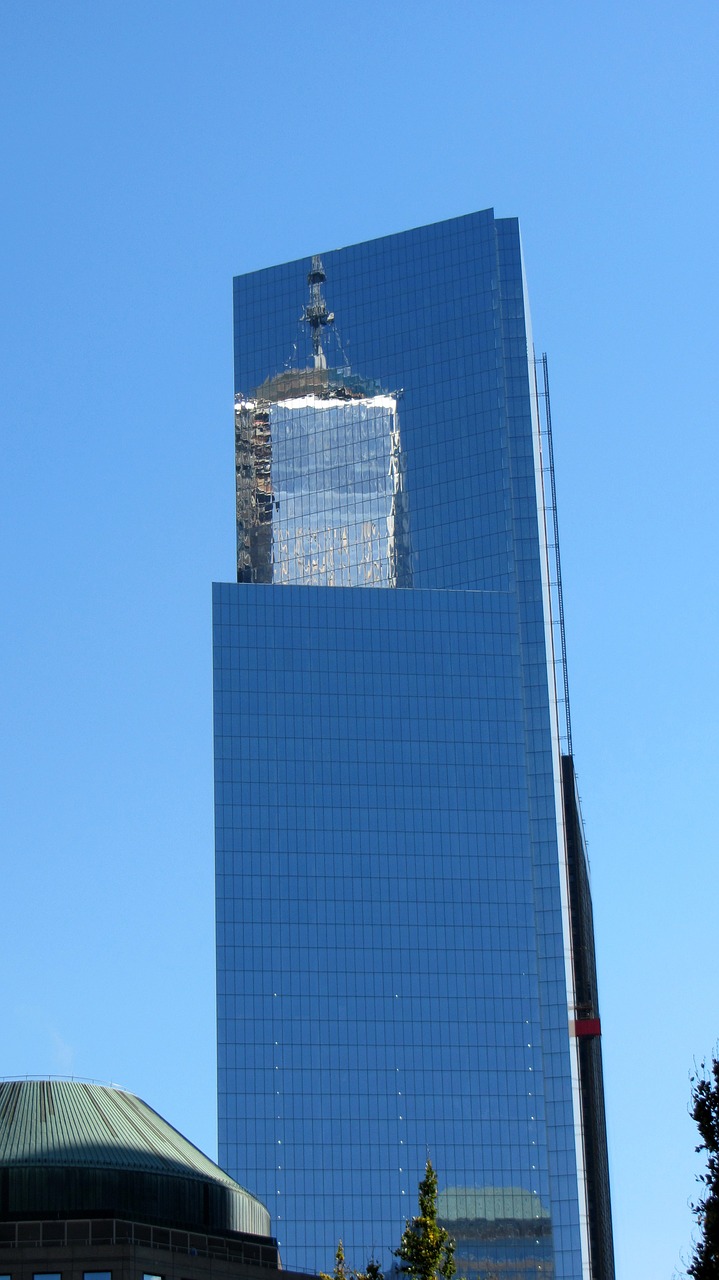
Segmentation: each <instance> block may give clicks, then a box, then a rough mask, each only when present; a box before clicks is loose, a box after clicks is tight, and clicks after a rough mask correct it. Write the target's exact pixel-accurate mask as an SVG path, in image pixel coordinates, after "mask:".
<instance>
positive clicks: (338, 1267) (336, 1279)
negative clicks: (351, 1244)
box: [320, 1240, 354, 1280]
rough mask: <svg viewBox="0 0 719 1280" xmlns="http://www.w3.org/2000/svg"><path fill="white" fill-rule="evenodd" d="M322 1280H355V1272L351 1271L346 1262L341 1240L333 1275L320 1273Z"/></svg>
mask: <svg viewBox="0 0 719 1280" xmlns="http://www.w3.org/2000/svg"><path fill="white" fill-rule="evenodd" d="M320 1280H354V1272H352V1271H350V1269H349V1267H348V1266H347V1264H346V1262H345V1249H344V1245H343V1243H342V1241H341V1240H340V1241H339V1243H338V1245H337V1252H336V1254H335V1266H334V1271H333V1272H332V1275H331V1276H328V1275H327V1273H326V1272H325V1271H320Z"/></svg>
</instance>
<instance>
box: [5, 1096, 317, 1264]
mask: <svg viewBox="0 0 719 1280" xmlns="http://www.w3.org/2000/svg"><path fill="white" fill-rule="evenodd" d="M270 1232H271V1225H270V1215H269V1213H268V1211H267V1209H266V1208H265V1206H264V1205H263V1204H261V1203H260V1201H259V1200H257V1199H256V1198H255V1197H254V1196H252V1195H250V1193H249V1192H248V1191H245V1190H244V1189H243V1188H242V1187H241V1186H240V1185H239V1184H238V1183H237V1182H235V1181H234V1179H232V1178H230V1177H229V1175H228V1174H226V1173H225V1172H224V1171H223V1170H222V1169H220V1168H219V1166H218V1165H216V1164H215V1163H214V1162H213V1161H212V1160H210V1159H209V1158H208V1157H207V1156H206V1155H204V1154H203V1153H202V1152H201V1151H199V1150H198V1148H197V1147H195V1146H193V1145H192V1143H191V1142H188V1140H187V1139H186V1138H184V1137H183V1136H182V1134H181V1133H178V1131H177V1130H176V1129H173V1128H172V1126H171V1125H169V1124H168V1123H167V1121H166V1120H163V1119H162V1117H161V1116H159V1115H158V1114H157V1112H155V1111H153V1110H152V1108H151V1107H148V1106H147V1104H146V1103H145V1102H142V1101H141V1099H139V1098H136V1097H135V1096H134V1095H133V1094H131V1093H127V1092H125V1091H124V1090H122V1089H117V1088H111V1087H107V1086H102V1085H95V1084H84V1083H81V1082H79V1081H75V1080H72V1081H70V1080H62V1081H59V1080H11V1081H0V1280H253V1277H254V1278H255V1280H261V1278H262V1280H267V1277H268V1272H276V1271H278V1270H279V1268H280V1266H281V1263H280V1260H279V1255H278V1250H277V1242H276V1240H275V1239H274V1238H273V1237H272V1235H271V1234H270ZM291 1274H292V1273H290V1272H283V1275H284V1276H285V1277H289V1276H290V1275H291Z"/></svg>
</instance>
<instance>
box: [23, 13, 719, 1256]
mask: <svg viewBox="0 0 719 1280" xmlns="http://www.w3.org/2000/svg"><path fill="white" fill-rule="evenodd" d="M718 26H719V19H718V16H717V9H716V6H715V5H714V4H713V3H712V4H710V3H703V2H702V0H697V2H692V0H689V3H685V4H683V5H680V4H678V3H666V0H664V2H663V0H658V2H655V3H653V4H651V5H649V4H648V3H634V4H630V5H629V6H627V5H626V4H622V5H620V4H619V3H614V2H613V0H608V2H607V3H600V4H598V5H583V4H578V3H574V4H571V3H568V0H556V2H552V0H549V2H548V3H547V4H544V5H537V4H531V3H529V2H528V0H504V3H498V2H495V3H494V4H489V3H485V0H475V2H474V3H462V2H461V0H447V2H446V3H445V4H443V5H441V6H438V5H435V4H430V3H427V2H426V0H414V3H413V4H411V5H410V4H409V3H401V4H400V3H394V2H393V0H383V3H379V0H365V2H364V3H363V4H362V5H361V6H360V5H357V4H350V3H348V2H347V0H334V3H333V4H332V5H330V4H329V3H327V0H317V3H315V4H312V5H310V4H299V3H290V2H289V0H266V3H265V5H263V6H260V5H257V4H252V5H250V4H249V3H226V2H224V0H216V2H214V3H213V2H209V3H207V4H200V3H188V2H187V0H174V2H173V3H172V4H170V3H166V2H161V0H154V3H150V4H147V3H142V4H141V3H138V2H137V0H125V3H124V4H122V5H116V4H111V3H109V0H95V2H94V3H74V2H71V3H59V2H58V3H50V2H49V0H23V2H22V3H20V2H18V0H5V2H4V4H3V5H2V7H1V8H0V47H1V48H2V54H0V57H1V58H2V62H3V63H4V66H3V68H2V80H1V84H0V103H1V108H0V109H1V111H2V118H3V124H4V127H3V130H2V152H3V157H2V159H3V165H2V167H3V172H4V174H5V182H4V186H5V191H4V195H3V198H2V203H1V204H0V224H1V231H2V238H1V243H2V273H3V283H4V290H3V293H4V306H3V308H2V312H0V327H1V329H2V332H1V334H0V342H1V347H2V353H3V357H4V365H5V371H4V375H3V378H2V381H1V383H0V397H1V399H2V422H3V428H4V444H3V454H4V462H5V464H6V465H5V466H4V467H3V471H4V473H5V477H4V481H3V484H4V486H5V493H4V495H3V502H2V510H3V519H4V520H5V521H6V522H7V529H6V531H5V536H4V538H3V544H4V557H3V558H4V564H3V573H4V586H3V599H4V602H5V603H6V605H7V614H6V626H5V628H4V629H3V631H4V634H3V641H2V646H3V654H2V669H3V675H4V677H5V679H4V686H5V687H4V699H3V700H4V719H5V723H6V733H5V735H4V747H3V779H4V786H5V787H6V798H5V800H4V803H3V812H4V818H3V825H4V832H3V850H4V852H3V858H4V871H3V882H4V889H5V893H4V903H5V912H4V915H5V920H4V927H3V931H2V941H1V944H0V945H1V948H2V953H1V957H0V958H1V962H2V965H3V971H4V972H5V974H6V977H9V979H10V980H9V982H8V984H7V987H6V994H5V1001H4V1018H3V1027H4V1036H3V1052H2V1058H1V1063H2V1065H1V1066H0V1074H6V1075H11V1074H20V1073H25V1072H28V1073H42V1072H58V1073H66V1072H74V1073H75V1074H77V1075H81V1076H89V1077H94V1078H99V1079H103V1080H117V1081H120V1082H121V1083H123V1084H125V1085H126V1086H127V1087H129V1088H131V1089H133V1090H135V1091H136V1092H138V1093H140V1094H141V1095H142V1096H143V1097H145V1098H146V1099H147V1101H148V1102H150V1103H151V1104H152V1105H154V1106H155V1107H156V1108H157V1109H158V1110H159V1111H161V1112H162V1113H164V1114H165V1115H166V1116H167V1117H168V1119H169V1120H171V1121H172V1122H173V1123H175V1124H176V1125H177V1126H178V1127H179V1128H181V1129H182V1130H183V1131H185V1132H186V1133H187V1134H188V1136H189V1137H191V1138H192V1139H193V1140H194V1141H195V1142H197V1143H198V1144H199V1145H201V1146H203V1147H204V1148H205V1149H207V1150H208V1151H210V1152H211V1153H212V1152H213V1151H214V1148H215V1103H214V1075H213V1072H214V1043H213V1041H214V1009H213V1001H214V992H213V982H214V978H213V918H212V786H211V713H210V696H211V679H210V677H211V671H210V625H209V608H210V582H211V581H212V579H231V578H232V576H233V456H232V412H231V406H232V368H231V277H232V275H233V274H235V273H239V272H242V271H246V270H252V269H254V268H256V267H259V266H263V265H268V264H270V263H274V262H280V261H284V260H287V259H290V258H294V257H298V256H301V255H304V254H307V253H310V252H312V251H317V250H319V251H321V250H325V249H328V248H332V247H336V246H338V245H342V244H348V243H352V242H354V241H357V240H363V239H367V238H370V237H373V236H376V235H382V234H385V233H389V232H393V231H398V230H403V229H405V228H407V227H411V226H416V225H420V224H422V223H425V222H432V221H437V220H439V219H442V218H446V217H452V216H455V215H457V214H461V213H465V212H468V211H470V210H474V209H480V208H485V207H488V206H490V205H493V206H494V208H495V210H496V212H497V214H498V215H518V216H519V218H520V222H521V226H522V233H523V239H524V247H525V254H526V262H527V275H528V281H529V289H530V296H531V300H532V312H533V325H534V335H535V342H536V343H537V346H538V348H539V349H540V350H547V352H548V354H549V361H550V376H551V386H552V410H553V419H554V434H555V455H556V468H557V487H558V498H559V514H560V530H561V535H562V559H563V569H564V590H565V605H566V615H567V637H568V649H569V674H570V682H571V691H572V711H573V729H574V745H575V753H576V762H577V769H578V773H579V781H580V787H581V792H582V798H583V804H584V813H585V820H586V824H587V830H588V835H589V842H590V855H591V861H592V874H593V889H594V897H595V912H596V926H597V937H598V952H599V956H598V958H599V971H600V981H601V998H602V1010H603V1026H604V1053H605V1067H606V1085H607V1103H608V1121H609V1135H610V1157H611V1164H612V1174H613V1194H614V1212H615V1223H616V1244H617V1258H618V1275H619V1277H620V1280H622V1278H624V1277H626V1278H627V1280H628V1278H629V1277H632V1280H643V1278H644V1277H646V1278H647V1280H649V1278H650V1277H651V1280H655V1278H656V1277H657V1276H661V1275H665V1276H668V1277H671V1276H672V1274H673V1272H674V1271H675V1269H679V1268H680V1267H681V1262H682V1256H684V1257H685V1258H686V1257H687V1256H688V1252H689V1248H690V1241H691V1231H692V1219H691V1214H690V1212H689V1209H688V1206H687V1202H688V1200H689V1199H691V1198H692V1197H693V1196H694V1195H695V1194H696V1191H695V1184H694V1174H695V1172H696V1170H697V1168H698V1167H699V1166H698V1164H697V1162H696V1157H695V1155H694V1152H693V1148H694V1145H695V1133H694V1129H693V1126H692V1123H691V1121H690V1119H689V1117H688V1115H687V1101H688V1095H689V1072H690V1070H691V1068H692V1063H693V1060H694V1058H695V1057H697V1058H701V1056H702V1055H705V1054H707V1053H710V1052H711V1051H712V1049H713V1047H714V1045H715V1043H716V1041H717V1038H718V1037H719V1001H718V1000H717V986H718V984H717V961H716V945H715V934H716V920H717V905H718V904H717V897H718V893H717V874H716V865H717V857H716V845H717V837H716V822H715V816H714V808H715V799H714V795H715V790H716V760H717V723H718V716H717V679H716V655H715V650H716V641H715V636H716V630H717V625H716V624H717V617H716V614H717V606H716V587H717V583H716V562H717V555H716V534H717V529H716V523H717V520H716V499H715V489H716V476H717V473H718V471H719V457H718V456H717V455H718V452H719V450H718V447H717V430H716V416H717V415H716V401H717V397H716V385H715V384H716V375H715V372H714V369H713V367H712V366H713V364H714V363H715V352H716V345H717V326H716V302H715V299H716V295H717V260H716V252H715V240H716V231H715V224H716V216H717V215H716V210H717V205H718V204H719V198H718V197H719V190H718V185H719V184H718V183H717V172H716V138H717V114H718V112H717V96H716V88H715V80H716V63H717V27H718Z"/></svg>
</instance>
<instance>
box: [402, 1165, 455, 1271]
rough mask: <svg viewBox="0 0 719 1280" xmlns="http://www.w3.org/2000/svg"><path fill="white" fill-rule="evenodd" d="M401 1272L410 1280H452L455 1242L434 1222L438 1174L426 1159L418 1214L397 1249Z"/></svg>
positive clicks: (409, 1223)
mask: <svg viewBox="0 0 719 1280" xmlns="http://www.w3.org/2000/svg"><path fill="white" fill-rule="evenodd" d="M394 1253H395V1257H396V1258H399V1260H400V1264H401V1265H400V1268H399V1269H400V1271H404V1272H406V1274H407V1275H408V1276H411V1277H412V1280H452V1276H453V1275H454V1272H455V1265H454V1240H452V1239H451V1238H450V1235H449V1232H448V1231H445V1229H444V1227H441V1226H440V1225H439V1222H438V1221H437V1174H436V1173H435V1171H434V1169H433V1168H432V1161H431V1160H428V1161H427V1164H426V1166H425V1170H424V1178H423V1179H422V1181H421V1182H420V1184H419V1214H418V1216H417V1217H416V1218H413V1219H412V1221H411V1222H408V1223H407V1225H406V1227H405V1229H404V1233H403V1235H402V1241H401V1243H400V1246H399V1249H395V1251H394Z"/></svg>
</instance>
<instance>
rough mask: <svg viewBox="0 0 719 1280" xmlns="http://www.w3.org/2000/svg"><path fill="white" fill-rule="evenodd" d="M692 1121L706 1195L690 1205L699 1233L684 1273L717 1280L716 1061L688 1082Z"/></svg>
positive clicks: (718, 1075)
mask: <svg viewBox="0 0 719 1280" xmlns="http://www.w3.org/2000/svg"><path fill="white" fill-rule="evenodd" d="M692 1086H693V1087H692V1103H693V1105H692V1117H693V1119H694V1120H695V1121H696V1124H697V1128H698V1129H699V1134H700V1137H701V1142H700V1144H699V1146H698V1147H697V1151H706V1153H707V1169H706V1173H702V1174H700V1175H699V1181H700V1182H703V1183H704V1186H705V1187H706V1189H707V1192H706V1195H705V1196H704V1198H703V1199H702V1200H700V1201H699V1202H698V1203H697V1204H695V1205H692V1209H693V1211H694V1213H695V1214H696V1217H697V1221H698V1223H699V1226H700V1227H701V1230H702V1239H701V1240H700V1241H699V1243H698V1244H697V1246H696V1248H695V1250H694V1257H693V1258H692V1261H691V1265H690V1266H689V1267H688V1269H687V1274H688V1275H690V1276H692V1277H693V1280H717V1278H718V1277H719V1061H718V1060H717V1059H716V1058H713V1059H712V1062H711V1066H710V1067H709V1069H707V1066H706V1063H704V1062H702V1064H701V1066H700V1068H699V1074H698V1075H697V1076H696V1077H695V1078H694V1079H693V1080H692Z"/></svg>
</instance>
